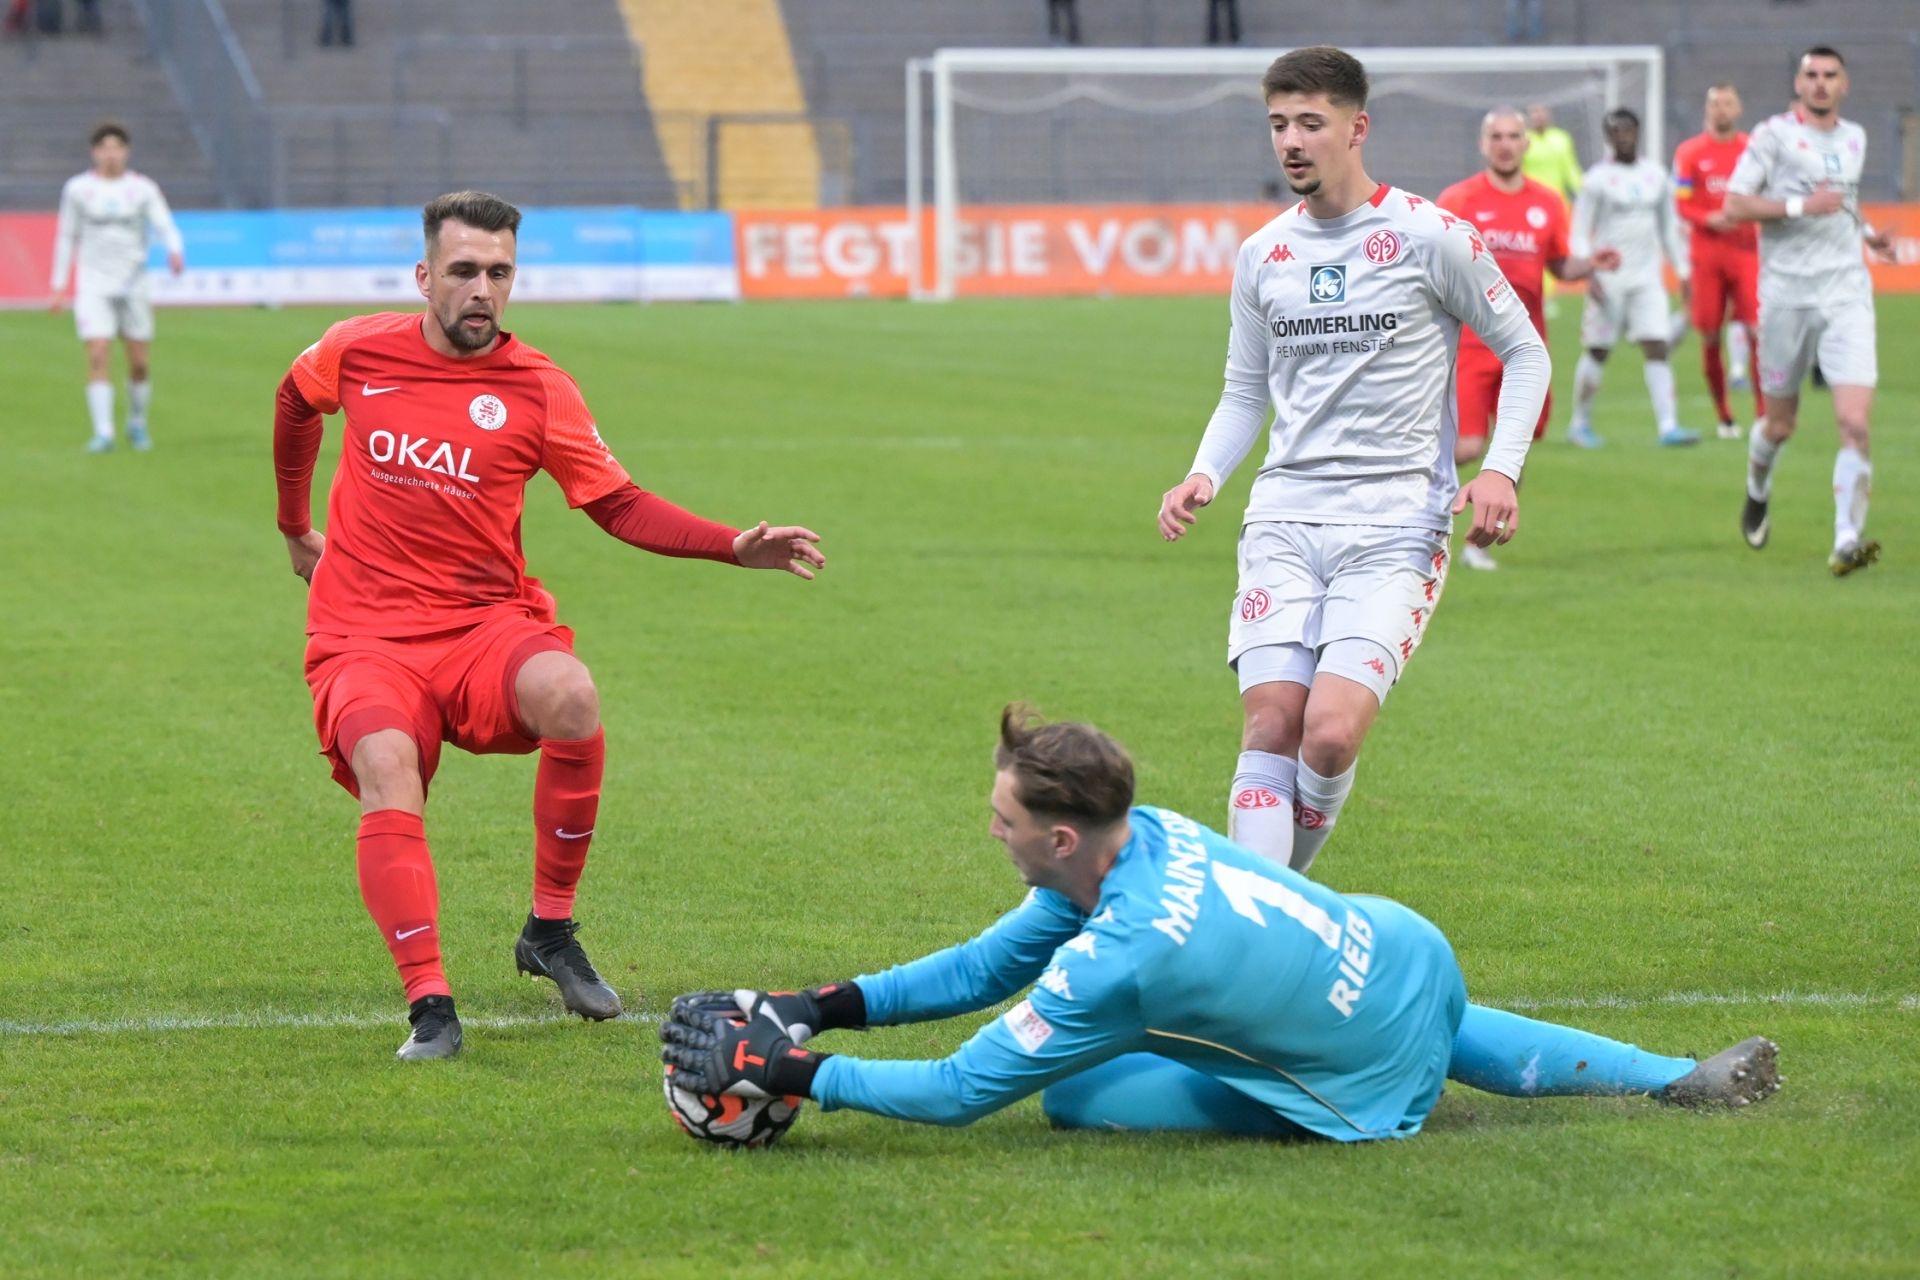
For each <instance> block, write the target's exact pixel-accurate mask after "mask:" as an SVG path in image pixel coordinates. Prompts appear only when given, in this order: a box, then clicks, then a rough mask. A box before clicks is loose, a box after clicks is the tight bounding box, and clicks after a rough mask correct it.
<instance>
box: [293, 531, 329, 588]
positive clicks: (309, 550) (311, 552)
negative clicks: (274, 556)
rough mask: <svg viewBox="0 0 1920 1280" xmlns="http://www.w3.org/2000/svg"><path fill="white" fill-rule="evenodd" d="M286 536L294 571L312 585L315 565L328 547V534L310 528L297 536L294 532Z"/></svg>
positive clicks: (303, 580) (301, 579)
mask: <svg viewBox="0 0 1920 1280" xmlns="http://www.w3.org/2000/svg"><path fill="white" fill-rule="evenodd" d="M284 536H285V538H286V540H287V555H288V556H289V557H290V558H291V559H292V560H293V571H294V572H295V573H296V574H298V575H299V576H300V581H302V582H304V583H306V584H307V585H308V586H312V585H313V570H314V566H315V565H317V564H319V563H320V554H321V552H323V551H325V550H326V549H327V535H326V534H324V533H321V532H320V531H319V530H318V529H309V530H307V531H306V532H305V533H303V534H301V535H300V536H299V537H297V538H296V537H294V536H293V535H292V534H286V535H284Z"/></svg>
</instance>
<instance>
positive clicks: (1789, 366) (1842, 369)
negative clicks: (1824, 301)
mask: <svg viewBox="0 0 1920 1280" xmlns="http://www.w3.org/2000/svg"><path fill="white" fill-rule="evenodd" d="M1873 329H1874V326H1873V295H1872V294H1867V295H1866V296H1865V297H1864V298H1856V299H1853V300H1851V301H1847V302H1841V303H1835V304H1830V305H1828V306H1824V307H1782V306H1778V305H1773V306H1769V305H1768V304H1767V303H1766V302H1764V301H1763V302H1762V303H1761V304H1760V390H1761V391H1763V392H1765V393H1766V394H1767V395H1770V396H1796V395H1799V394H1800V382H1801V380H1802V379H1803V378H1805V377H1806V376H1807V371H1808V369H1809V367H1810V366H1811V365H1812V364H1813V362H1814V360H1815V359H1816V358H1818V360H1819V361H1820V372H1821V374H1822V375H1824V376H1825V377H1826V380H1827V385H1828V386H1830V387H1871V386H1873V385H1874V384H1875V383H1876V382H1878V381H1879V377H1880V361H1879V357H1878V354H1877V353H1876V351H1875V350H1874V332H1873Z"/></svg>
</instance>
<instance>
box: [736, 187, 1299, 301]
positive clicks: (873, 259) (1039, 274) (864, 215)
mask: <svg viewBox="0 0 1920 1280" xmlns="http://www.w3.org/2000/svg"><path fill="white" fill-rule="evenodd" d="M1276 212H1277V210H1276V209H1274V208H1272V207H1270V206H1267V205H1258V204H1231V205H1229V204H1196V205H1091V206H1077V205H1005V206H997V205H990V206H978V207H973V206H970V207H968V208H966V209H963V210H962V211H961V215H960V236H959V243H958V245H957V248H956V258H957V262H958V268H959V271H958V286H957V287H958V289H959V292H960V294H961V295H962V296H966V297H1017V296H1022V295H1042V294H1102V293H1115V294H1155V293H1224V292H1225V291H1226V289H1227V286H1228V285H1229V284H1230V283H1232V280H1233V257H1234V253H1235V251H1236V250H1238V249H1239V247H1240V242H1241V241H1242V240H1245V239H1246V238H1247V237H1248V236H1250V235H1252V234H1253V233H1254V232H1255V231H1257V230H1259V229H1260V228H1261V227H1262V226H1264V225H1265V224H1266V223H1267V222H1268V221H1270V220H1271V219H1272V218H1273V216H1274V214H1275V213H1276ZM924 222H925V225H926V226H928V227H929V228H931V226H932V214H931V213H928V214H927V215H926V217H925V218H924ZM734 234H735V237H736V246H735V248H736V252H735V257H736V260H737V261H738V263H739V268H740V293H741V296H742V297H746V298H847V297H873V298H902V297H905V296H906V295H907V289H908V284H909V272H910V270H911V266H912V262H913V257H912V255H913V254H914V252H915V251H916V249H917V247H918V243H919V241H918V237H916V236H915V235H914V234H913V228H912V227H911V225H910V224H909V223H908V221H907V213H906V210H904V209H821V210H809V211H806V212H799V213H758V212H746V211H743V212H740V213H736V214H735V215H734ZM928 240H929V242H930V241H931V236H929V237H928ZM927 256H928V260H929V262H930V260H931V257H932V251H931V249H930V248H929V249H928V250H927ZM921 278H922V280H923V281H928V280H931V278H932V273H931V271H930V270H929V271H927V272H925V273H924V274H923V275H922V277H921Z"/></svg>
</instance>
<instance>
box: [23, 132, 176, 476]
mask: <svg viewBox="0 0 1920 1280" xmlns="http://www.w3.org/2000/svg"><path fill="white" fill-rule="evenodd" d="M92 145H93V168H91V169H89V170H88V171H87V172H85V173H81V174H76V175H75V176H73V177H71V178H69V179H67V185H66V186H65V187H64V188H62V189H61V192H60V221H59V225H58V227H57V229H56V230H55V232H54V246H53V309H54V310H55V311H58V310H59V309H60V303H61V296H62V295H63V294H64V293H65V292H66V289H67V276H68V273H69V272H70V271H73V270H74V267H75V266H76V264H77V265H78V271H77V272H74V274H75V280H74V290H73V320H74V327H75V328H76V329H78V330H79V332H80V341H81V342H83V343H85V344H86V348H87V413H88V415H89V416H90V417H91V418H92V419H93V439H92V441H91V442H90V443H89V444H88V445H87V448H88V449H89V450H91V451H92V452H94V453H104V452H106V451H107V450H108V449H111V448H113V377H112V374H111V372H110V371H109V369H108V362H109V360H110V359H111V358H112V356H113V340H114V338H115V337H118V338H119V339H120V340H121V341H122V342H123V343H125V345H126V348H127V440H128V442H129V443H130V444H132V445H133V447H134V448H136V449H146V448H149V447H151V444H152V441H151V439H150V438H149V437H148V435H147V405H148V403H149V402H150V401H151V399H152V383H151V382H150V381H149V380H148V352H149V349H150V347H151V345H152V342H153V303H152V301H151V300H150V299H149V297H148V291H147V233H148V231H149V229H151V230H152V231H153V232H154V233H155V234H157V235H158V236H159V237H160V242H161V243H162V244H163V245H165V246H166V248H167V266H168V267H169V268H170V269H171V270H172V271H173V273H174V274H175V275H179V274H180V272H181V271H182V270H183V269H184V268H185V267H186V259H185V257H184V256H183V253H184V251H183V249H182V246H181V244H180V232H179V230H178V229H176V228H175V227H174V225H173V214H172V213H171V212H170V211H169V210H168V209H167V201H166V197H165V196H162V195H161V194H160V188H159V187H158V186H157V185H155V183H154V181H153V179H152V178H149V177H147V176H146V175H145V174H142V173H135V172H133V171H132V170H130V169H128V168H127V157H128V154H129V151H130V149H131V145H130V140H129V138H128V136H127V130H126V126H125V125H121V124H117V123H115V122H113V121H108V122H106V123H104V124H101V125H99V126H98V127H96V128H95V129H94V131H93V137H92Z"/></svg>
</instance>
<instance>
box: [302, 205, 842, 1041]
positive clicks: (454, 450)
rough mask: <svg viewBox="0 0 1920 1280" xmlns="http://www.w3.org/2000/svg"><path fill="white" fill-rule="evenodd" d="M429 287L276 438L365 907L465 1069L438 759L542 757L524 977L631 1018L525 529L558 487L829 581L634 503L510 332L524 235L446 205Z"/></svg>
mask: <svg viewBox="0 0 1920 1280" xmlns="http://www.w3.org/2000/svg"><path fill="white" fill-rule="evenodd" d="M422 221H423V223H424V226H425V230H426V255H425V258H424V260H423V261H421V262H420V263H419V264H418V265H417V266H416V267H415V268H414V276H415V279H416V281H417V282H418V284H419V287H420V292H421V294H422V295H423V296H424V297H425V298H426V300H427V310H426V313H425V314H424V315H421V314H419V313H407V314H385V315H371V316H360V317H357V318H355V319H351V320H343V321H341V322H340V323H338V324H336V325H334V326H333V327H332V328H330V329H328V330H327V332H326V335H325V336H324V337H322V338H321V339H320V341H318V342H316V343H314V344H313V345H312V346H311V347H308V348H307V349H306V351H304V352H302V353H301V355H300V357H299V358H298V359H297V360H295V361H294V363H293V368H292V370H291V372H289V373H288V374H287V377H286V379H285V381H283V382H282V383H281V384H280V394H279V401H278V405H277V407H276V411H275V414H274V440H273V444H274V449H273V452H274V466H275V470H276V472H277V479H278V484H279V493H280V509H279V524H280V531H281V533H283V534H285V535H286V539H287V550H288V553H289V554H290V555H291V557H292V560H293V571H294V572H295V573H297V574H298V575H300V577H302V578H304V579H306V580H307V581H308V583H310V584H311V591H310V594H309V596H308V602H307V635H308V642H307V656H306V676H307V684H308V685H309V686H310V687H311V689H312V691H313V699H314V723H315V727H316V728H317V729H318V731H319V734H320V744H321V747H322V749H323V750H324V752H325V754H326V755H327V756H328V757H329V758H330V759H331V760H332V761H333V772H334V777H335V778H336V779H338V780H339V782H340V784H341V785H342V786H344V787H346V788H347V790H348V791H350V792H352V793H353V794H354V795H356V796H357V797H359V800H360V808H361V818H360V835H359V878H360V892H361V896H362V898H363V899H364V900H365V902H366V904H367V911H368V913H369V914H370V915H372V917H373V919H374V922H375V923H376V924H378V925H379V927H380V935H381V937H382V938H383V939H385V941H386V944H387V948H388V950H390V951H391V952H392V953H393V959H394V963H395V964H396V965H397V966H398V968H399V970H400V978H401V981H402V983H403V985H404V986H405V988H406V995H407V1000H408V1002H409V1005H410V1008H409V1013H408V1021H409V1022H410V1023H411V1024H412V1031H411V1034H410V1035H409V1036H408V1037H407V1040H406V1042H405V1043H404V1044H402V1045H401V1046H400V1050H399V1056H400V1057H401V1058H407V1059H421V1058H446V1057H451V1056H453V1054H455V1053H456V1052H458V1051H459V1049H460V1043H461V1032H460V1022H459V1018H458V1017H457V1015H456V1014H455V1012H454V1005H453V995H452V988H451V987H449V986H448V984H447V978H446V974H445V973H444V972H443V970H442V969H441V964H440V938H439V929H438V915H439V899H438V893H437V890H436V887H435V883H434V873H433V861H432V858H431V856H430V855H429V854H428V851H427V840H426V832H425V828H424V826H423V823H422V814H423V813H424V812H425V808H426V794H427V786H428V784H429V783H430V782H431V781H432V779H433V773H434V769H435V766H436V765H437V764H438V763H439V758H440V745H441V743H442V742H443V741H445V742H451V743H453V744H454V745H456V746H458V747H461V748H463V749H465V750H467V751H471V752H474V753H476V754H481V753H491V752H509V753H518V754H524V753H527V752H532V751H535V750H538V751H539V752H540V766H539V770H538V772H537V774H536V777H535V782H534V796H533V816H534V875H533V910H532V911H531V913H530V914H529V915H528V917H527V923H526V927H525V928H524V929H523V930H522V931H521V935H520V938H519V941H518V942H517V943H516V944H515V946H514V959H515V962H516V963H517V964H518V966H519V967H520V969H521V970H522V971H523V972H526V973H531V974H534V975H536V976H541V977H548V978H551V979H553V981H554V982H555V983H556V984H557V985H558V986H559V988H560V993H561V997H562V999H563V1000H564V1001H565V1003H566V1007H567V1008H568V1010H570V1011H571V1012H574V1013H577V1014H579V1015H581V1016H582V1017H585V1018H594V1019H602V1018H612V1017H617V1016H618V1015H619V1013H620V1011H621V1009H620V997H619V996H618V995H617V994H615V992H614V990H613V988H612V987H610V986H608V985H607V984H606V983H605V982H604V981H602V980H601V978H600V975H599V974H598V973H597V972H595V970H594V968H593V965H592V963H591V962H589V960H588V959H587V955H586V952H585V951H584V950H582V949H581V946H580V943H579V941H578V939H577V938H576V936H575V933H576V930H577V927H578V926H577V925H576V924H575V923H574V920H573V902H574V892H575V889H576V887H577V886H578V884H579V881H580V873H581V870H582V869H583V868H584V866H585V864H586V858H587V847H588V844H589V842H590V840H591V839H592V836H593V828H594V817H595V813H596V812H597V810H598V808H599V803H600V779H601V774H602V771H603V768H604V765H605V738H604V735H603V734H602V732H601V728H600V707H599V698H598V694H597V693H596V691H595V689H594V684H593V679H592V677H591V675H589V673H588V671H587V668H586V667H585V666H584V665H583V664H582V663H581V662H580V661H579V660H578V659H577V658H575V657H574V656H573V653H572V641H573V632H571V631H570V630H568V629H567V628H566V627H563V626H560V625H559V624H558V622H557V621H556V615H555V604H554V599H553V597H552V596H551V595H549V594H548V593H547V592H546V591H545V590H544V589H543V588H542V587H541V585H540V582H539V580H538V579H536V578H530V577H528V576H527V572H526V560H525V558H524V556H523V555H522V553H521V549H520V512H521V507H522V505H523V504H524V501H525V490H526V484H527V482H528V481H529V480H531V479H532V478H533V474H534V472H536V471H545V472H547V473H548V474H549V475H551V476H552V477H553V478H554V479H555V480H556V481H558V482H559V485H560V489H561V491H562V492H563V493H564V494H565V495H566V498H567V501H568V503H569V504H570V505H572V506H575V507H580V508H584V509H585V510H586V512H587V514H588V515H590V516H591V517H592V518H593V519H594V521H595V523H597V524H599V525H600V527H601V528H603V529H605V530H606V531H607V532H608V533H610V534H612V535H613V536H614V537H616V538H619V539H621V540H622V541H624V542H628V543H631V544H632V545H634V546H637V547H641V548H643V549H645V550H648V551H653V552H657V553H659V554H661V555H670V556H694V557H699V558H702V559H708V560H719V561H724V562H726V563H730V564H739V565H744V566H746V567H748V568H755V569H783V570H786V571H787V572H790V573H793V574H796V575H798V576H799V577H801V578H811V577H813V569H814V568H816V567H818V566H820V565H823V564H825V563H826V560H825V558H824V557H823V556H822V555H821V554H820V551H819V549H818V548H817V547H816V546H815V545H814V544H815V543H817V542H818V541H819V538H818V536H817V535H816V534H814V533H812V532H811V531H809V530H807V529H803V528H799V527H782V528H768V527H767V525H766V524H765V523H764V522H763V523H761V524H760V525H759V526H758V527H757V528H753V529H749V530H747V531H746V532H744V533H742V532H740V531H738V530H736V529H731V528H728V527H727V526H725V525H720V524H715V523H712V522H711V521H707V520H702V519H700V518H699V517H697V516H694V515H692V514H690V513H688V512H686V511H683V510H682V509H680V508H679V507H676V506H674V505H673V504H672V503H670V502H667V501H665V500H664V499H661V498H658V497H655V496H654V495H653V494H650V493H647V492H645V491H644V490H642V489H640V488H638V487H637V486H635V485H634V483H633V481H632V480H631V479H630V478H629V477H628V475H627V473H626V471H625V470H624V469H622V467H621V466H620V464H619V463H618V462H616V461H615V460H614V458H613V455H612V454H611V453H610V452H609V451H608V450H607V447H606V444H605V443H604V442H603V441H602V440H601V438H600V433H599V431H598V430H597V429H595V427H594V423H593V418H592V416H591V415H590V414H589V413H588V412H587V407H586V403H585V401H583V400H582V399H581V396H580V389H579V388H578V387H577V386H575V385H574V382H573V379H572V378H570V377H568V376H567V375H566V374H565V373H564V372H562V371H561V370H560V369H559V368H557V367H556V366H555V365H554V363H553V362H552V361H551V360H549V359H548V358H547V357H546V356H545V355H543V354H541V353H540V352H538V351H536V350H534V349H533V348H532V347H529V346H527V345H526V344H525V343H523V342H521V341H519V340H518V339H517V338H515V337H514V335H512V334H510V333H505V332H503V331H502V330H501V328H500V318H501V315H502V313H503V312H504V311H505V309H506V305H507V298H508V295H509V294H510V293H511V292H512V290H513V280H514V267H515V246H516V243H517V236H518V231H519V226H520V211H519V210H518V209H516V208H514V207H513V206H512V205H510V204H508V203H507V202H506V201H504V200H500V199H498V198H496V197H494V196H490V195H484V194H481V193H479V192H473V191H462V192H456V193H453V194H451V195H445V196H441V197H439V198H438V199H436V200H434V201H433V202H432V203H431V204H429V205H427V207H426V209H425V210H424V213H423V218H422ZM340 409H344V410H345V411H346V421H345V436H346V440H345V443H344V445H343V448H342V454H341V460H340V466H339V469H338V471H337V472H336V473H335V475H334V481H333V492H332V495H331V497H330V498H329V500H328V505H327V533H326V534H325V535H322V534H321V533H320V532H319V531H318V530H316V529H314V528H313V527H312V523H311V521H310V519H309V513H308V490H309V487H310V485H311V483H312V478H313V467H314V461H315V459H316V458H317V457H318V455H319V451H320V437H321V415H322V414H327V413H332V412H334V411H336V410H340Z"/></svg>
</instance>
